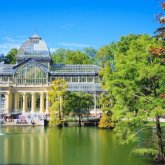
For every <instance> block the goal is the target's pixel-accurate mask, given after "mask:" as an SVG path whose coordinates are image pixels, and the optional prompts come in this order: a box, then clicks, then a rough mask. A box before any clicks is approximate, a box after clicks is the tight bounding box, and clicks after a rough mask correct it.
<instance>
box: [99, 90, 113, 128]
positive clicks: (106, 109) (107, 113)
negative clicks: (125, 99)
mask: <svg viewBox="0 0 165 165" xmlns="http://www.w3.org/2000/svg"><path fill="white" fill-rule="evenodd" d="M100 105H101V110H102V115H101V119H100V122H99V125H98V127H99V128H114V126H115V123H114V122H113V121H112V111H111V108H112V106H113V101H112V98H111V95H110V94H109V93H108V92H103V93H102V94H101V97H100Z"/></svg>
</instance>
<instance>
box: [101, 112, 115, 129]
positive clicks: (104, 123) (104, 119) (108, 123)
mask: <svg viewBox="0 0 165 165" xmlns="http://www.w3.org/2000/svg"><path fill="white" fill-rule="evenodd" d="M114 126H115V123H114V122H113V121H112V119H111V115H108V114H105V113H104V114H102V116H101V119H100V122H99V125H98V127H99V128H114Z"/></svg>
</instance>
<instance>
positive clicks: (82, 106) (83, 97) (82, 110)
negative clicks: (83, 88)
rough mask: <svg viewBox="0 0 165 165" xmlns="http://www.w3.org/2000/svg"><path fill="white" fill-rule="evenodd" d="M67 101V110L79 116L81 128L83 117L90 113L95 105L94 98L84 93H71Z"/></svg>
mask: <svg viewBox="0 0 165 165" xmlns="http://www.w3.org/2000/svg"><path fill="white" fill-rule="evenodd" d="M65 99H66V101H65V106H64V108H65V110H66V111H68V112H73V113H75V114H76V115H78V118H79V127H81V118H82V115H83V114H86V113H89V110H90V108H91V107H92V106H93V105H94V100H93V96H92V95H91V94H88V93H83V92H69V93H68V94H67V97H66V98H65Z"/></svg>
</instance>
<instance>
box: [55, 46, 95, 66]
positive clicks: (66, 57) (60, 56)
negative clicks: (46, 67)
mask: <svg viewBox="0 0 165 165" xmlns="http://www.w3.org/2000/svg"><path fill="white" fill-rule="evenodd" d="M52 59H53V63H58V64H92V60H91V59H90V57H89V56H88V55H87V54H85V53H83V52H81V51H79V50H76V51H71V50H65V49H58V50H57V51H56V52H55V53H53V55H52Z"/></svg>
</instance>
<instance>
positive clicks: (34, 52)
mask: <svg viewBox="0 0 165 165" xmlns="http://www.w3.org/2000/svg"><path fill="white" fill-rule="evenodd" d="M45 56H50V51H49V48H48V46H47V44H46V43H45V41H44V40H42V38H41V37H40V36H38V35H36V34H35V35H33V36H31V37H29V39H28V40H27V41H25V42H24V43H23V44H22V46H21V47H20V49H19V51H18V53H17V57H29V58H30V57H34V58H35V57H45Z"/></svg>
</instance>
